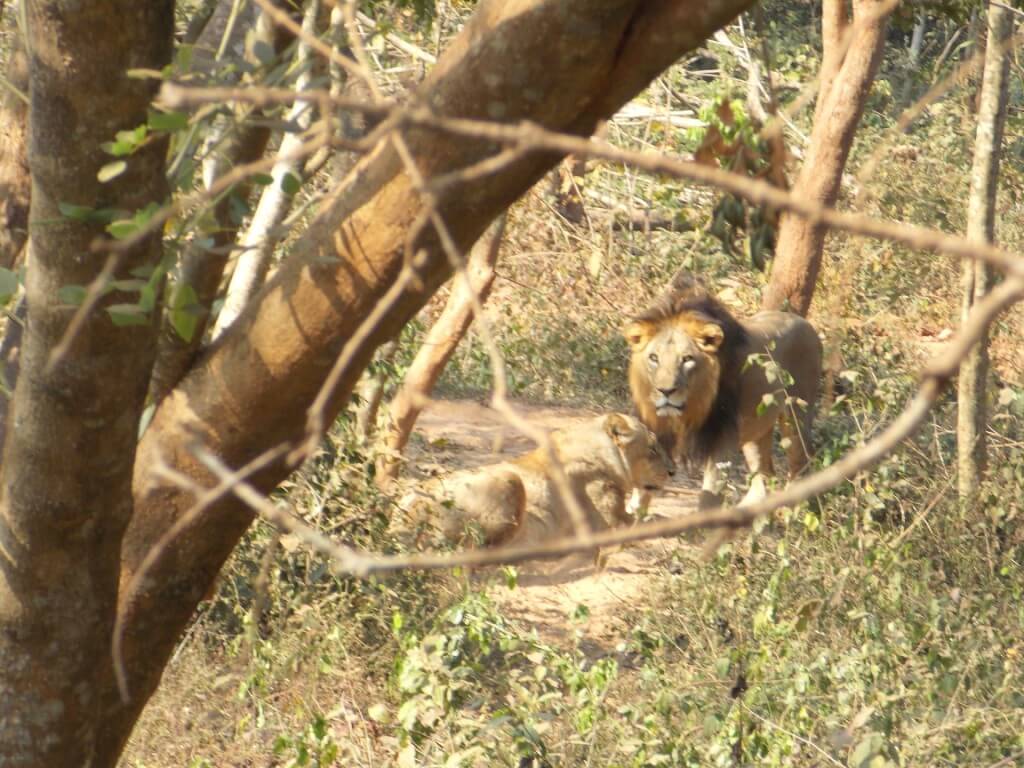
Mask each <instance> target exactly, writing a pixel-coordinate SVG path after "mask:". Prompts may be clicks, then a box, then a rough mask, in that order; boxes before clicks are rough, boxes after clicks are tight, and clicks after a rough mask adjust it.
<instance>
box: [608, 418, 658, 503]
mask: <svg viewBox="0 0 1024 768" xmlns="http://www.w3.org/2000/svg"><path fill="white" fill-rule="evenodd" d="M605 430H606V431H607V432H608V434H609V435H610V436H611V438H612V440H613V441H614V442H615V444H616V446H617V447H618V449H619V452H620V454H621V455H622V459H623V462H624V463H625V465H626V470H627V471H628V473H629V479H630V482H631V483H632V485H633V487H634V488H642V489H643V490H646V491H654V490H657V489H658V488H661V487H662V486H664V485H665V484H666V483H667V482H668V479H669V477H671V476H672V475H674V474H675V471H676V466H675V463H674V462H673V461H672V459H671V458H669V455H668V454H667V453H666V452H665V450H664V449H663V448H662V447H661V444H660V443H659V442H658V439H657V438H656V437H655V435H654V433H653V432H651V430H649V429H648V428H647V427H645V426H644V425H643V424H642V423H641V422H640V420H639V419H635V418H633V417H632V416H626V415H625V414H622V413H613V414H609V415H608V416H606V417H605Z"/></svg>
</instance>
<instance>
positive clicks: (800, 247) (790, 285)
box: [763, 0, 891, 315]
mask: <svg viewBox="0 0 1024 768" xmlns="http://www.w3.org/2000/svg"><path fill="white" fill-rule="evenodd" d="M842 4H843V0H827V2H826V7H825V9H823V11H822V33H823V36H824V40H825V55H824V56H823V58H822V76H821V90H820V91H819V94H818V104H817V106H816V108H815V120H814V129H813V131H812V133H811V142H810V146H809V147H808V151H807V155H806V157H805V158H804V163H803V167H802V168H801V169H800V175H799V176H798V177H797V180H796V183H795V184H794V185H793V190H794V192H795V193H797V194H799V195H801V196H802V197H806V198H808V199H810V200H813V201H814V202H816V203H820V204H821V205H824V206H834V205H835V203H836V200H837V199H838V197H839V185H840V183H841V181H842V177H843V170H844V169H845V168H846V160H847V158H848V157H849V154H850V148H851V147H852V146H853V137H854V134H855V133H856V131H857V126H858V124H859V123H860V118H861V115H862V114H863V112H864V106H865V104H866V102H867V97H868V92H869V91H870V90H871V84H872V82H874V79H875V73H876V72H877V71H878V65H879V62H880V61H881V59H882V50H883V48H884V46H885V30H886V26H887V24H888V13H889V11H890V10H891V6H889V5H887V4H886V3H885V2H883V1H882V0H854V4H853V11H854V18H853V23H852V24H847V23H846V21H845V16H844V11H843V10H842V9H841V8H836V7H835V6H842ZM837 28H838V29H840V30H841V31H840V32H838V33H837ZM845 39H848V41H849V43H848V45H846V46H845V54H844V55H842V56H841V57H840V56H838V55H837V54H836V53H835V51H836V48H835V46H836V43H837V40H845ZM843 47H844V46H843V45H842V44H841V43H840V46H839V51H840V53H842V52H843V51H842V49H843ZM837 59H839V61H838V62H837ZM825 235H826V228H825V227H823V226H822V225H820V224H817V223H815V222H813V221H811V220H809V219H802V218H800V217H798V216H794V215H792V214H787V213H784V214H782V217H781V222H780V224H779V240H778V244H777V245H776V247H775V259H774V261H773V263H772V271H771V278H770V280H769V282H768V286H767V287H766V288H765V293H764V300H763V305H764V306H765V307H766V308H768V309H782V308H787V307H788V308H789V309H790V310H791V311H793V312H797V313H799V314H801V315H806V314H807V310H808V309H810V306H811V299H812V297H813V296H814V288H815V285H816V284H817V280H818V272H819V270H820V269H821V258H822V254H823V252H824V248H825Z"/></svg>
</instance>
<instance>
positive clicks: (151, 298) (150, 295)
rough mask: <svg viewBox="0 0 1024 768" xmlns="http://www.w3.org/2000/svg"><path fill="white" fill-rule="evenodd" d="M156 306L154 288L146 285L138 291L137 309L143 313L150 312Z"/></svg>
mask: <svg viewBox="0 0 1024 768" xmlns="http://www.w3.org/2000/svg"><path fill="white" fill-rule="evenodd" d="M155 306H156V287H155V286H153V285H151V284H149V283H147V284H146V285H144V286H143V287H142V290H141V291H139V308H140V309H141V310H142V311H143V312H150V311H152V310H153V307H155Z"/></svg>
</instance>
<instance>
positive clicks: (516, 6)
mask: <svg viewBox="0 0 1024 768" xmlns="http://www.w3.org/2000/svg"><path fill="white" fill-rule="evenodd" d="M749 4H750V0H677V1H676V2H662V1H661V0H616V1H615V2H611V1H608V2H599V3H595V2H593V0H523V1H522V2H517V3H505V2H502V0H484V2H481V3H480V4H479V5H478V6H477V9H476V11H475V13H474V16H473V18H472V19H471V20H470V22H469V23H468V24H467V25H466V27H465V28H464V29H463V31H462V33H461V34H460V35H459V36H458V37H457V38H456V40H455V41H453V43H452V44H451V46H450V48H449V49H448V51H447V52H446V54H445V55H444V56H443V57H442V59H441V60H440V61H439V62H438V64H437V66H436V67H435V68H434V70H433V71H432V72H431V74H430V76H429V77H428V78H427V79H426V80H425V81H424V83H423V85H422V86H421V87H420V89H419V93H418V94H417V98H419V99H422V100H423V101H424V102H426V103H428V104H430V105H432V107H433V108H434V109H435V110H437V111H438V112H439V113H440V114H443V115H459V116H463V117H473V118H483V119H488V118H490V117H492V116H493V115H494V114H497V113H500V114H501V115H502V117H503V119H505V120H508V121H517V120H523V119H529V120H533V121H535V122H538V123H539V124H541V125H544V126H546V127H548V128H553V129H557V130H565V131H570V132H573V133H576V134H584V135H586V134H589V133H591V132H592V131H593V129H594V127H595V125H596V124H597V122H598V121H599V120H601V119H603V118H607V117H609V116H610V115H611V114H612V113H613V112H615V111H616V110H617V109H618V108H619V107H620V106H622V104H624V103H625V102H626V101H628V100H629V99H630V98H632V97H633V96H635V95H636V94H637V93H638V92H639V91H640V90H641V89H642V88H643V87H645V86H646V85H647V84H648V83H649V82H650V81H651V80H652V79H653V78H654V77H655V76H656V75H657V74H658V73H660V72H661V71H662V70H663V69H664V68H665V67H667V66H668V65H669V64H671V63H672V62H673V61H675V60H676V59H677V58H678V57H679V56H680V55H682V54H683V53H685V52H687V51H690V50H693V49H694V48H696V47H697V46H698V45H700V44H701V43H702V42H703V41H704V40H705V39H706V38H707V37H708V35H709V34H711V33H712V32H713V31H714V30H716V29H718V28H720V27H721V26H723V25H725V24H726V23H728V22H729V21H731V20H732V19H733V18H735V16H736V15H737V14H738V13H739V12H741V11H742V10H744V9H745V8H746V7H747V6H748V5H749ZM405 136H406V140H407V142H408V145H409V149H410V151H411V153H412V156H413V158H414V160H415V162H416V163H417V165H418V168H419V171H420V173H422V174H423V175H424V176H425V177H426V178H428V179H430V178H432V177H435V176H438V175H440V174H445V173H448V172H450V171H453V170H456V169H459V168H465V167H467V166H468V165H470V164H472V163H475V162H477V161H479V160H481V159H482V158H485V157H489V156H492V155H493V154H494V152H495V151H496V148H495V147H494V146H493V145H491V144H489V143H488V142H484V141H469V140H467V139H465V138H462V137H456V136H450V135H446V134H444V133H442V132H440V131H436V130H429V129H410V130H408V131H406V134H405ZM558 160H559V157H558V156H557V155H556V154H551V153H543V154H541V153H535V154H532V155H529V156H526V157H522V158H518V159H516V160H515V162H512V163H509V164H508V165H507V166H505V167H504V168H503V169H502V170H501V171H500V172H499V173H495V174H494V175H491V176H489V177H486V178H476V179H470V180H461V181H459V182H458V183H455V184H452V185H451V186H446V187H444V188H443V189H441V190H440V191H439V192H438V193H437V194H438V203H439V212H440V214H441V215H442V216H443V217H444V219H445V220H446V221H447V222H448V225H449V227H450V228H451V233H452V236H453V237H454V239H455V243H456V244H457V245H458V246H459V247H460V248H466V247H468V246H469V245H470V244H471V243H473V242H474V241H475V240H476V239H477V237H479V236H480V234H481V233H482V232H483V231H484V229H485V228H486V227H487V225H488V224H489V223H490V222H491V220H493V219H494V217H495V216H497V215H498V214H499V213H501V211H503V210H504V209H505V208H507V207H508V205H509V204H510V203H512V202H513V201H514V200H515V199H516V198H517V197H519V196H520V195H521V194H523V193H524V192H525V191H526V190H528V189H529V188H530V186H531V185H532V184H533V183H534V182H535V181H536V180H537V179H538V178H540V177H541V176H542V175H543V174H544V173H545V172H546V171H547V170H549V169H550V168H551V167H552V166H553V165H554V163H556V162H557V161H558ZM341 186H342V188H341V189H340V190H338V192H339V194H337V195H335V196H334V197H332V200H331V202H330V204H329V205H325V207H324V210H323V211H322V213H321V214H320V216H319V217H318V218H317V220H316V221H314V222H313V224H311V226H310V228H309V229H308V230H307V232H306V233H305V234H304V236H303V237H302V238H301V239H300V241H299V242H298V243H297V244H296V246H295V248H294V249H293V252H292V256H291V258H289V260H288V261H287V262H285V264H284V265H283V266H282V267H281V269H279V270H278V271H277V273H276V274H275V276H274V277H273V278H272V280H271V281H270V282H269V283H268V284H267V285H266V286H265V287H264V289H263V290H262V291H261V292H260V294H259V295H258V296H257V297H256V300H255V302H254V303H253V304H251V305H250V306H249V307H248V308H247V309H246V311H245V312H244V313H243V314H242V315H241V316H240V317H239V319H238V321H237V322H236V323H235V324H234V325H233V326H232V327H231V329H230V330H229V331H228V332H227V333H225V334H224V336H223V337H221V339H220V340H219V342H218V343H217V344H216V345H214V346H213V347H212V348H211V349H210V350H209V352H208V353H207V355H206V356H205V357H203V358H201V359H200V360H199V361H198V362H197V365H196V366H195V367H194V368H193V370H192V372H191V373H190V374H189V375H188V376H186V377H185V379H184V380H183V381H182V382H181V384H180V385H179V386H178V387H177V388H176V389H175V391H174V392H172V393H171V394H170V395H169V396H168V397H166V398H165V399H164V401H163V403H162V404H161V406H160V407H159V408H158V409H157V412H156V414H155V416H154V418H153V421H152V423H151V425H150V427H149V429H148V430H147V432H146V434H145V435H144V437H143V439H142V442H141V443H140V445H139V457H138V459H137V461H136V474H135V494H136V495H135V500H136V511H135V516H134V518H133V520H132V525H131V527H130V529H129V532H128V534H127V536H126V538H125V546H124V549H123V564H122V584H127V583H128V582H130V580H131V578H132V576H133V574H134V573H135V572H136V570H137V569H138V567H139V565H140V563H141V562H142V559H143V558H144V557H145V556H146V554H147V553H148V552H149V551H150V549H151V548H152V547H153V546H154V544H155V543H157V542H159V541H160V540H161V537H162V536H163V534H164V533H165V532H166V531H167V530H168V529H169V528H170V526H171V525H173V524H174V522H175V521H176V520H177V519H178V518H179V517H180V516H181V515H183V514H184V513H185V512H186V511H187V510H188V509H189V508H190V507H191V505H192V501H193V500H192V498H191V496H190V495H189V494H188V493H187V492H185V491H183V490H182V489H180V488H179V487H177V486H175V485H173V484H171V483H169V482H168V481H167V480H165V479H162V477H161V476H160V475H158V474H157V471H156V467H157V466H158V464H159V461H158V460H162V461H164V462H167V463H168V464H170V465H171V466H172V467H175V468H177V469H178V470H179V471H182V472H184V473H185V474H187V475H189V476H190V477H193V478H195V479H196V481H198V482H200V483H202V484H204V485H212V483H213V481H212V478H211V475H210V473H209V472H208V471H207V470H206V469H205V468H204V467H203V466H202V464H201V463H200V462H199V461H198V460H197V459H196V458H195V457H194V456H193V455H192V453H191V452H190V450H189V447H190V445H191V444H192V443H193V442H194V441H195V440H196V439H197V437H198V438H200V439H202V440H203V441H204V442H205V443H206V444H207V445H208V446H209V448H210V449H211V450H213V451H214V452H216V453H217V454H218V455H219V456H221V457H222V458H223V460H225V461H226V462H228V463H229V464H230V465H232V466H241V465H242V464H244V463H245V462H247V461H250V460H252V459H253V458H254V457H256V456H258V455H260V454H261V453H262V452H264V451H265V450H266V449H267V448H269V447H272V446H276V445H278V444H280V443H281V442H282V441H295V440H298V439H301V437H302V434H303V430H304V424H305V420H306V409H307V408H308V406H309V404H310V403H311V402H312V401H313V399H314V397H315V395H316V393H317V391H318V390H319V388H320V387H321V386H322V384H323V382H324V380H325V377H326V376H327V373H328V371H329V370H330V369H331V367H332V366H333V364H334V361H335V359H336V357H337V356H338V354H339V353H340V352H341V350H342V348H343V347H344V345H345V343H346V341H347V340H348V339H350V338H351V337H352V335H353V333H354V332H355V330H356V329H357V328H358V326H359V325H360V322H361V321H362V319H363V318H365V317H366V316H367V315H368V313H369V312H370V311H371V309H373V307H374V306H375V305H376V304H377V302H378V301H379V300H380V299H381V297H382V296H383V295H384V294H385V292H386V291H387V290H388V289H389V287H390V286H391V285H392V283H394V282H395V279H396V277H397V276H398V274H399V273H400V270H401V268H402V265H403V263H404V262H405V259H406V254H407V253H414V254H418V257H419V258H418V259H417V263H418V264H420V265H421V266H420V268H419V273H420V275H421V276H422V278H423V283H422V286H419V285H417V286H415V287H413V288H410V289H408V290H407V291H405V292H404V293H403V294H402V295H401V296H400V297H399V298H398V300H397V301H395V302H394V304H393V305H390V307H389V309H388V311H387V312H386V313H385V315H384V317H383V319H382V321H381V322H380V323H379V324H378V326H377V327H376V328H375V330H374V332H373V333H372V334H371V335H370V337H369V339H368V340H367V342H366V343H365V344H363V345H361V346H360V347H359V348H358V349H357V350H356V354H355V357H354V363H353V364H352V365H351V366H350V367H349V368H348V369H346V370H345V371H344V375H343V376H342V377H341V379H340V381H339V384H338V386H337V388H336V389H335V391H333V392H332V397H331V400H330V402H329V404H328V408H327V411H326V413H325V414H324V416H325V418H326V421H327V423H329V422H330V420H331V419H332V418H333V417H334V415H335V414H336V413H337V412H338V410H339V409H340V407H341V406H342V404H343V403H344V402H345V400H346V398H347V397H348V395H349V393H350V392H351V389H352V386H353V385H354V383H355V381H356V380H357V379H358V376H359V374H360V372H361V370H362V368H363V367H365V365H366V364H367V362H368V361H369V359H370V357H371V355H372V353H373V349H374V347H375V346H377V345H378V344H380V343H381V342H383V341H384V340H386V339H389V338H391V337H393V336H394V335H395V334H396V333H397V332H398V330H399V329H400V328H401V326H402V325H403V324H404V323H405V322H406V321H407V320H408V319H409V318H410V317H411V316H412V315H413V314H414V313H415V312H416V311H418V310H419V309H420V307H422V306H423V304H424V302H425V301H426V300H427V298H428V297H429V296H430V295H431V293H432V292H433V291H435V290H436V289H437V287H438V286H439V285H440V284H441V283H442V282H443V281H444V280H445V279H446V278H447V277H448V274H449V267H448V260H447V257H446V256H445V254H444V252H443V249H442V248H441V247H440V244H439V242H438V239H437V237H436V235H435V233H434V231H433V229H432V228H429V227H426V228H420V229H417V230H415V231H414V230H413V227H417V226H418V225H419V223H420V222H421V221H422V220H423V219H422V217H423V214H424V211H425V208H424V205H425V203H424V198H423V196H422V195H421V194H420V193H419V192H418V191H417V189H416V188H415V187H414V185H413V183H412V180H411V178H410V176H409V174H408V173H407V172H406V171H405V169H404V167H403V165H402V162H401V160H400V158H399V157H398V155H397V153H396V151H395V149H394V147H393V145H392V144H391V143H390V142H386V143H384V144H382V145H381V146H379V147H378V148H377V149H376V150H375V151H374V152H372V153H371V154H370V155H369V156H368V157H366V158H365V159H364V160H363V161H361V162H360V163H359V165H358V166H357V167H356V168H355V169H354V171H353V172H352V173H351V174H349V176H348V177H347V179H346V180H345V181H344V182H343V183H342V185H341ZM292 469H293V467H292V466H290V465H288V464H287V463H286V462H285V461H284V460H279V461H277V462H275V463H273V464H271V465H270V466H269V467H268V468H267V469H266V470H265V471H263V472H262V473H260V474H259V475H258V477H257V478H256V485H257V486H258V487H260V488H262V489H264V490H268V489H270V488H272V487H273V486H274V485H276V484H277V483H278V482H279V481H280V480H281V479H283V478H284V477H285V476H286V475H287V474H288V472H290V471H291V470H292ZM251 520H252V512H251V510H249V509H246V508H244V507H243V506H241V505H240V504H238V503H236V502H234V501H232V500H224V501H222V502H220V503H218V504H216V505H214V506H213V507H211V508H209V509H207V510H206V511H205V512H204V513H203V514H202V515H201V516H199V517H198V519H197V520H196V521H195V522H194V524H192V525H190V526H189V527H188V528H187V530H186V531H185V532H184V533H183V534H182V535H181V536H179V537H177V538H176V539H174V540H173V541H171V542H169V543H168V544H167V546H164V547H162V548H161V549H160V550H159V552H158V554H157V556H156V557H155V560H154V565H153V567H152V569H151V570H150V571H148V573H149V577H148V578H147V579H146V580H145V582H144V584H143V585H142V588H141V589H140V590H138V591H136V592H134V593H132V594H125V595H123V597H122V602H121V606H120V610H121V618H122V620H123V622H124V624H125V628H126V634H125V638H124V641H125V648H124V651H125V660H126V662H127V673H128V682H129V687H130V690H131V693H132V698H131V700H130V701H129V702H128V703H127V704H122V703H121V700H120V697H119V695H118V692H117V688H116V686H115V684H114V681H113V679H111V680H109V681H107V682H108V684H107V694H108V695H107V700H106V702H105V706H104V707H103V708H102V711H104V712H108V713H110V715H109V717H108V719H107V721H106V723H105V733H104V736H105V738H104V741H103V744H102V754H101V755H100V757H99V758H98V759H97V762H96V763H95V764H94V768H98V767H99V766H108V765H112V764H113V763H114V761H115V760H116V756H117V755H118V754H119V753H120V751H121V749H122V747H123V744H124V740H125V739H126V738H127V736H128V733H129V732H130V730H131V727H132V725H133V723H134V722H135V719H136V718H137V716H138V714H139V712H140V710H141V708H142V706H143V705H144V703H145V702H146V700H147V699H148V698H149V696H150V695H151V694H152V692H153V690H154V688H155V687H156V685H157V683H158V682H159V679H160V675H161V672H162V670H163V667H164V664H165V663H166V661H167V658H168V657H169V655H170V653H171V651H172V649H173V647H174V644H175V642H176V640H177V638H178V637H179V635H180V633H181V631H182V630H183V628H184V627H185V625H186V624H187V622H188V620H189V618H190V617H191V615H192V613H193V611H194V610H195V607H196V605H197V603H198V601H199V600H200V598H201V597H202V596H203V594H205V592H206V590H207V588H208V587H209V585H210V583H211V582H212V581H213V579H214V577H215V575H216V573H217V571H218V570H219V569H220V567H221V564H222V563H223V562H224V560H225V558H226V557H227V556H228V555H229V554H230V552H231V550H232V549H233V548H234V546H235V544H236V543H237V541H238V539H239V537H240V536H241V535H242V534H243V533H244V531H245V529H246V528H247V527H248V525H249V523H250V521H251Z"/></svg>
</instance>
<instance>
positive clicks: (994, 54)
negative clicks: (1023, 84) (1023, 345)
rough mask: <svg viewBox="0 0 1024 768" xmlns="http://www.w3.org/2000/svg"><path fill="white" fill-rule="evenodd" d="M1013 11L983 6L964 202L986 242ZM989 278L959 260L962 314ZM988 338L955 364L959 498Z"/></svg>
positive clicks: (972, 490) (968, 475)
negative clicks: (984, 35)
mask: <svg viewBox="0 0 1024 768" xmlns="http://www.w3.org/2000/svg"><path fill="white" fill-rule="evenodd" d="M1012 14H1013V11H1012V10H1010V9H1008V8H1005V7H1003V6H999V5H990V6H989V9H988V44H987V48H986V49H985V69H984V73H983V74H982V84H981V107H980V109H979V111H978V130H977V136H976V138H975V141H974V165H973V167H972V168H971V192H970V200H969V202H968V207H967V237H968V238H970V239H972V240H977V241H978V242H983V243H991V242H992V241H993V239H994V237H995V207H996V205H995V204H996V184H997V180H998V178H999V156H1000V148H1001V145H1002V141H1003V127H1004V124H1005V122H1006V98H1007V80H1008V79H1009V65H1010V57H1009V52H1008V51H1007V44H1008V43H1007V41H1008V40H1009V38H1010V35H1011V34H1012V32H1013V16H1012ZM991 284H992V270H991V268H990V267H989V266H988V265H986V264H984V263H983V262H974V261H965V262H964V265H963V312H962V318H963V319H966V317H967V314H968V313H969V312H970V311H971V310H972V309H973V308H974V305H975V304H977V303H978V302H979V301H980V300H981V299H982V298H983V297H984V295H985V294H986V293H988V291H989V288H990V287H991ZM987 374H988V344H987V339H986V338H985V337H984V336H983V337H982V339H981V341H980V342H979V343H978V344H976V345H975V346H974V347H972V348H971V350H970V352H968V353H967V357H966V358H964V361H963V363H961V364H960V376H959V379H958V381H959V385H958V389H957V407H958V410H957V470H958V471H957V487H958V491H959V495H960V500H961V502H963V503H965V504H966V503H969V502H970V501H971V499H973V498H974V496H975V494H977V492H978V485H979V483H980V481H981V477H982V474H983V472H984V471H985V463H986V444H985V429H986V425H987V416H986V410H985V378H986V376H987Z"/></svg>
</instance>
